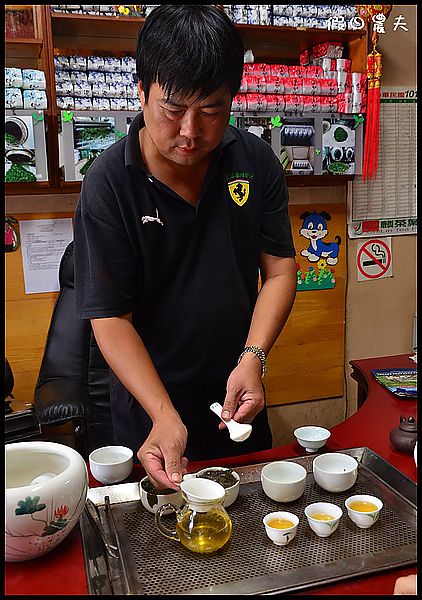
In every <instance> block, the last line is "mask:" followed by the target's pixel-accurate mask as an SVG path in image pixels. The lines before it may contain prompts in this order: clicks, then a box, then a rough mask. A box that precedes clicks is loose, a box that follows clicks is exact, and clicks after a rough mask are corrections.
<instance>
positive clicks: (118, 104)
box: [110, 98, 127, 110]
mask: <svg viewBox="0 0 422 600" xmlns="http://www.w3.org/2000/svg"><path fill="white" fill-rule="evenodd" d="M110 110H127V100H126V98H110Z"/></svg>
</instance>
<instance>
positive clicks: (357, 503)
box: [344, 494, 383, 529]
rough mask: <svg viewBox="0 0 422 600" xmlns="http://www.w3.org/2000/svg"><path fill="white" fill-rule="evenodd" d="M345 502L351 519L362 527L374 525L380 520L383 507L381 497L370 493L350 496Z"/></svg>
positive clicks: (366, 527)
mask: <svg viewBox="0 0 422 600" xmlns="http://www.w3.org/2000/svg"><path fill="white" fill-rule="evenodd" d="M344 504H345V506H346V509H347V514H348V515H349V517H350V519H351V520H352V521H353V523H354V524H355V525H357V526H358V527H360V528H361V529H368V528H369V527H372V525H373V524H374V523H376V522H377V521H378V518H379V516H380V512H381V509H382V507H383V503H382V501H381V500H380V499H379V498H377V497H376V496H369V495H368V494H355V495H354V496H349V498H347V500H346V502H345V503H344Z"/></svg>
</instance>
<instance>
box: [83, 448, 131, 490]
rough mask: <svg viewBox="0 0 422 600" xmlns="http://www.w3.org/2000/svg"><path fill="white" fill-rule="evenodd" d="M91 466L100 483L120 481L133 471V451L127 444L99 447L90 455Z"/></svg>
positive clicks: (108, 483)
mask: <svg viewBox="0 0 422 600" xmlns="http://www.w3.org/2000/svg"><path fill="white" fill-rule="evenodd" d="M89 468H90V470H91V473H92V475H93V476H94V477H95V479H97V481H99V482H100V483H104V484H105V485H110V484H112V483H119V482H121V481H124V480H125V479H126V477H128V476H129V475H130V474H131V472H132V468H133V451H132V450H131V449H130V448H126V446H103V447H102V448H97V449H96V450H93V451H92V452H91V454H90V455H89Z"/></svg>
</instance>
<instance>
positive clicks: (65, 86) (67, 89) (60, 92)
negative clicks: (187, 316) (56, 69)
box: [56, 81, 73, 96]
mask: <svg viewBox="0 0 422 600" xmlns="http://www.w3.org/2000/svg"><path fill="white" fill-rule="evenodd" d="M56 94H57V96H71V95H73V83H72V82H71V81H58V82H57V83H56Z"/></svg>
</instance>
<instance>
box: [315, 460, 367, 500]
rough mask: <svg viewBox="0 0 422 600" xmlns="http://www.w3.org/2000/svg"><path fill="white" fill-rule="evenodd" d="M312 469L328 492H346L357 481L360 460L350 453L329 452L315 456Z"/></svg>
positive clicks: (317, 479) (316, 478)
mask: <svg viewBox="0 0 422 600" xmlns="http://www.w3.org/2000/svg"><path fill="white" fill-rule="evenodd" d="M312 471H313V474H314V479H315V481H316V482H317V484H318V485H319V486H320V487H322V488H323V489H324V490H326V491H327V492H344V491H345V490H348V489H349V488H351V487H352V486H353V485H354V484H355V483H356V479H357V476H358V462H357V460H356V459H354V458H353V456H349V455H348V454H342V453H340V452H329V453H327V454H320V455H319V456H316V457H315V458H314V461H313V463H312Z"/></svg>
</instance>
